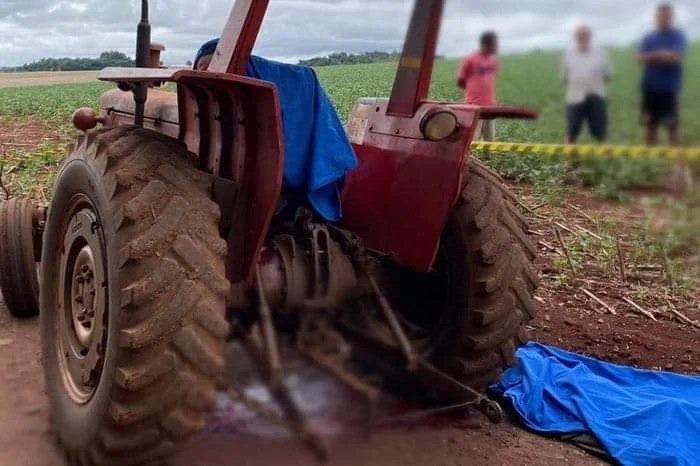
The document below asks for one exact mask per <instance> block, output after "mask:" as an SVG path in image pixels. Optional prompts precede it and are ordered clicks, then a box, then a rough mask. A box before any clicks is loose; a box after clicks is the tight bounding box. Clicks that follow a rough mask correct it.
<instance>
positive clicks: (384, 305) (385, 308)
mask: <svg viewBox="0 0 700 466" xmlns="http://www.w3.org/2000/svg"><path fill="white" fill-rule="evenodd" d="M367 279H368V280H369V284H370V286H371V287H372V291H373V292H374V294H375V296H376V297H377V300H378V301H379V307H380V308H381V309H382V313H383V314H384V318H385V319H386V321H387V323H388V324H389V327H390V328H391V332H392V333H393V334H394V338H396V341H397V343H398V344H399V347H401V352H402V353H403V355H404V357H405V358H406V364H407V367H408V370H409V371H412V370H414V369H415V368H416V366H417V358H416V354H415V352H414V351H413V346H412V345H411V342H410V340H409V339H408V336H406V333H405V332H404V331H403V328H401V322H399V320H398V318H397V317H396V314H394V310H393V309H392V308H391V305H390V304H389V301H387V299H386V297H385V296H384V294H383V293H382V292H381V290H380V289H379V286H378V285H377V282H376V280H375V279H374V277H373V276H372V275H371V274H367Z"/></svg>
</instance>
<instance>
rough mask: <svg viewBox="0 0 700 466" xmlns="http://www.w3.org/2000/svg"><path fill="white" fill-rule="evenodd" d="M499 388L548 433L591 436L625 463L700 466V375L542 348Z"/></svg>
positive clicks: (521, 353) (523, 352)
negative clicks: (695, 375)
mask: <svg viewBox="0 0 700 466" xmlns="http://www.w3.org/2000/svg"><path fill="white" fill-rule="evenodd" d="M517 354H518V359H519V362H518V364H517V366H515V367H513V368H511V369H508V370H507V371H506V372H505V374H504V375H503V378H502V380H501V382H500V383H499V384H498V385H496V386H494V387H492V388H493V389H494V390H495V391H496V392H499V393H500V394H503V395H504V396H505V397H506V398H508V399H509V400H510V401H511V402H512V404H513V407H514V409H515V410H516V411H517V412H518V414H519V415H520V416H521V417H522V419H523V421H524V422H525V424H526V425H527V426H528V427H529V428H531V429H533V430H535V431H537V432H540V433H544V434H566V433H584V432H588V433H590V434H592V435H593V436H595V437H596V438H597V440H598V441H599V442H600V443H601V444H602V445H603V446H604V447H605V448H606V450H607V451H608V453H609V454H610V455H611V456H612V457H613V458H615V459H616V460H618V461H619V462H620V463H622V464H625V465H697V464H700V377H691V376H685V375H680V374H673V373H668V372H657V371H649V370H641V369H635V368H633V367H627V366H620V365H617V364H612V363H608V362H603V361H598V360H595V359H591V358H587V357H585V356H581V355H578V354H574V353H570V352H567V351H564V350H561V349H558V348H553V347H549V346H545V345H541V344H538V343H528V344H527V345H525V346H524V347H522V348H520V349H519V350H518V353H517Z"/></svg>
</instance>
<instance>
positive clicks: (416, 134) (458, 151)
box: [341, 99, 537, 272]
mask: <svg viewBox="0 0 700 466" xmlns="http://www.w3.org/2000/svg"><path fill="white" fill-rule="evenodd" d="M387 105H388V100H386V99H362V100H360V101H358V102H357V103H356V104H355V106H354V107H353V110H352V114H351V116H350V119H349V120H348V124H347V132H348V135H349V137H350V140H351V142H352V144H353V148H354V149H355V152H356V154H357V157H358V159H359V162H360V165H359V168H358V169H357V170H355V171H353V172H351V173H350V174H349V175H348V177H347V181H346V184H345V189H344V192H343V210H344V213H343V220H342V221H341V225H342V227H344V228H347V229H348V230H350V231H353V232H355V233H356V234H358V235H359V236H360V238H361V239H362V240H363V243H364V245H365V246H366V247H368V248H370V249H373V250H376V251H379V252H381V253H383V254H386V255H388V256H390V257H391V258H392V259H393V260H394V261H396V262H397V263H399V264H401V265H404V266H406V267H410V268H412V269H414V270H416V271H421V272H427V271H429V270H431V268H432V266H433V263H434V261H435V257H436V254H437V251H438V248H439V246H440V237H441V235H442V231H443V229H444V227H445V224H446V223H447V220H448V218H449V215H450V212H451V211H452V208H453V206H454V204H455V202H456V200H457V198H458V196H459V195H460V193H461V190H462V187H463V184H464V179H463V178H464V174H465V169H466V164H467V163H468V160H469V147H470V145H471V141H472V139H473V137H474V133H475V131H476V127H477V124H478V121H479V119H480V117H483V119H493V118H500V117H509V118H536V117H537V113H536V112H534V111H532V110H528V109H521V108H513V107H479V106H474V105H465V104H446V103H438V102H424V103H422V104H421V105H420V106H419V108H418V110H417V111H416V113H415V114H414V115H413V116H412V117H401V116H390V115H387ZM438 110H447V111H449V112H452V113H453V114H454V115H455V117H456V120H457V128H456V130H455V132H454V133H453V134H452V135H451V136H450V137H448V138H446V139H443V140H440V141H431V140H428V139H426V137H425V136H424V135H423V132H422V130H421V124H422V122H423V121H424V119H425V118H426V116H428V115H430V114H433V113H434V112H436V111H438Z"/></svg>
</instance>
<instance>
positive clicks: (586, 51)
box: [561, 25, 612, 144]
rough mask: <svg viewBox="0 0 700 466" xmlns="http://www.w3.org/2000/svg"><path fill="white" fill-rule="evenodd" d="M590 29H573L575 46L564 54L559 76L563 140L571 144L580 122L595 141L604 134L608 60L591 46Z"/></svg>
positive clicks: (597, 49)
mask: <svg viewBox="0 0 700 466" xmlns="http://www.w3.org/2000/svg"><path fill="white" fill-rule="evenodd" d="M592 35H593V34H592V32H591V29H590V28H589V27H588V26H585V25H582V26H579V27H578V28H577V29H576V32H575V34H574V38H575V41H576V45H575V47H574V48H573V49H571V50H569V51H567V52H566V54H565V55H564V60H563V62H562V67H561V77H562V81H563V82H564V85H565V86H566V120H567V130H566V139H567V142H568V143H569V144H575V143H576V140H577V139H578V137H579V134H580V133H581V129H582V127H583V123H584V121H585V122H587V124H588V130H589V131H590V133H591V136H593V137H594V138H595V139H596V140H598V141H604V140H605V139H606V137H607V134H608V109H607V102H606V96H607V83H608V81H609V80H610V78H611V76H612V67H611V66H610V59H609V58H608V54H607V53H606V52H605V50H603V49H600V48H593V47H591V37H592Z"/></svg>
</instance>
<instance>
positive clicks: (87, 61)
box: [5, 51, 134, 71]
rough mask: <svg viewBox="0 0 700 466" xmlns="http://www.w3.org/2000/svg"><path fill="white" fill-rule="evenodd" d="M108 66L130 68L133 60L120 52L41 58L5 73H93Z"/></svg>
mask: <svg viewBox="0 0 700 466" xmlns="http://www.w3.org/2000/svg"><path fill="white" fill-rule="evenodd" d="M108 66H116V67H132V66H134V60H133V59H131V58H130V57H129V56H127V55H126V54H124V53H122V52H117V51H109V52H102V53H101V54H100V56H99V58H68V57H65V58H42V59H41V60H37V61H35V62H32V63H26V64H24V65H22V66H18V67H15V68H9V69H7V68H6V69H5V70H6V71H94V70H101V69H102V68H106V67H108Z"/></svg>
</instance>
